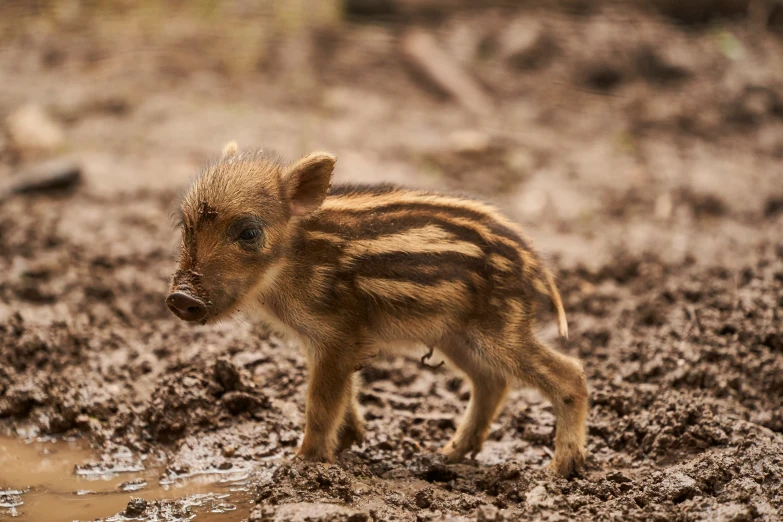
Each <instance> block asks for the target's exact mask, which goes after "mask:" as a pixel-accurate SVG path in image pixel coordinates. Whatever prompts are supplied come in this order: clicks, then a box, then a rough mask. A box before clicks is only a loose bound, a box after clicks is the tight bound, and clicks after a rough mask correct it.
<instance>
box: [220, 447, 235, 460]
mask: <svg viewBox="0 0 783 522" xmlns="http://www.w3.org/2000/svg"><path fill="white" fill-rule="evenodd" d="M236 452H237V449H236V448H235V447H234V446H225V447H224V448H223V456H224V457H226V458H231V457H233V456H234V453H236Z"/></svg>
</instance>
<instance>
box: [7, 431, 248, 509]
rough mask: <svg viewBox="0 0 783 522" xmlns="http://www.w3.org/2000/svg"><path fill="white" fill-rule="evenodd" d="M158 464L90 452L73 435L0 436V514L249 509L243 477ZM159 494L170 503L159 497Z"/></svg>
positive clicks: (117, 453) (119, 454)
mask: <svg viewBox="0 0 783 522" xmlns="http://www.w3.org/2000/svg"><path fill="white" fill-rule="evenodd" d="M161 471H162V469H161V468H160V462H157V459H156V458H150V457H149V456H148V455H144V456H142V457H136V456H134V455H132V454H131V453H130V452H129V451H127V449H125V448H118V449H117V450H115V451H114V453H112V454H105V455H101V456H98V455H95V454H94V453H93V452H92V451H90V450H89V449H88V448H84V447H81V446H80V444H79V441H62V440H60V441H55V440H39V441H30V442H26V441H23V440H19V439H14V438H2V439H0V484H3V485H4V486H6V488H7V486H8V485H9V484H10V485H11V486H12V487H13V488H14V489H6V488H4V490H3V491H0V499H1V500H0V516H3V517H4V518H5V517H9V518H12V519H14V520H18V521H20V522H21V521H25V520H29V521H39V520H47V521H51V522H58V521H63V522H66V521H72V520H91V519H93V518H94V517H95V515H96V514H101V513H102V514H111V513H115V512H121V514H122V515H123V516H125V517H128V518H141V517H145V516H146V517H149V518H151V519H154V518H155V516H157V515H160V514H161V512H166V511H169V512H170V514H169V515H167V516H169V518H171V517H173V516H174V514H175V513H179V515H178V516H181V517H186V516H193V515H195V516H199V515H201V516H208V517H209V518H210V519H212V520H223V521H230V520H241V519H243V518H244V517H246V516H247V515H248V513H249V511H250V500H251V498H250V492H249V488H248V485H247V482H246V478H247V475H246V474H245V473H243V472H242V471H237V470H218V469H215V470H210V471H209V472H207V473H204V474H200V475H198V476H188V477H180V476H171V475H165V474H163V475H161ZM162 499H175V502H164V503H161V502H160V501H161V500H162Z"/></svg>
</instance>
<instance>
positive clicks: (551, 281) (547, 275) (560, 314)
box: [544, 268, 568, 341]
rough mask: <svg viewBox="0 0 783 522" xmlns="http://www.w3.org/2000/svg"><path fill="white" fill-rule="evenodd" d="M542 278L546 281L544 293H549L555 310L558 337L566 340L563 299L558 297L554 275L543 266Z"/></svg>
mask: <svg viewBox="0 0 783 522" xmlns="http://www.w3.org/2000/svg"><path fill="white" fill-rule="evenodd" d="M544 280H545V281H546V288H547V292H546V293H547V294H548V295H549V299H550V300H551V301H552V306H553V307H554V308H555V311H556V312H557V331H558V332H559V333H560V338H561V339H562V340H564V341H566V340H568V321H567V320H566V313H565V309H564V308H563V301H562V300H561V299H560V292H558V291H557V286H556V285H555V276H553V275H552V272H550V271H549V270H548V269H547V268H544Z"/></svg>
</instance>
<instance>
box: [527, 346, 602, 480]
mask: <svg viewBox="0 0 783 522" xmlns="http://www.w3.org/2000/svg"><path fill="white" fill-rule="evenodd" d="M517 364H518V366H517V371H518V374H517V376H518V377H519V379H520V380H521V381H522V382H523V383H524V384H527V385H530V386H533V387H535V388H538V389H539V390H540V391H541V393H542V394H543V395H544V396H545V397H546V398H547V399H548V400H549V401H550V402H551V403H552V408H553V410H554V412H555V417H556V418H557V426H556V435H555V456H554V458H553V459H552V462H551V464H550V466H551V468H552V470H553V471H555V472H556V473H558V474H559V475H561V476H563V477H570V476H573V475H577V474H579V473H580V472H581V470H582V467H583V466H584V448H585V422H586V420H587V383H586V380H585V374H584V371H583V370H582V365H581V364H580V363H579V361H577V360H576V359H573V358H571V357H568V356H566V355H563V354H561V353H559V352H556V351H554V350H552V349H551V348H548V347H547V346H544V345H543V344H541V343H539V342H538V341H537V340H536V339H535V338H534V337H533V336H532V334H531V335H530V336H528V340H527V342H525V343H523V344H522V346H521V347H519V348H518V358H517Z"/></svg>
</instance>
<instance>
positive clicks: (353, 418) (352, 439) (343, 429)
mask: <svg viewBox="0 0 783 522" xmlns="http://www.w3.org/2000/svg"><path fill="white" fill-rule="evenodd" d="M359 384H360V379H359V376H358V375H357V374H355V373H354V375H353V378H352V379H351V383H350V390H349V392H348V396H349V401H350V402H349V403H348V407H347V408H346V410H345V418H344V420H343V425H342V426H340V437H339V444H338V447H337V450H338V451H342V450H344V449H348V448H350V447H351V446H353V445H354V444H356V445H357V446H361V445H362V442H363V441H364V418H363V417H362V414H361V412H360V411H359V401H358V399H357V394H358V391H359Z"/></svg>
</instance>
